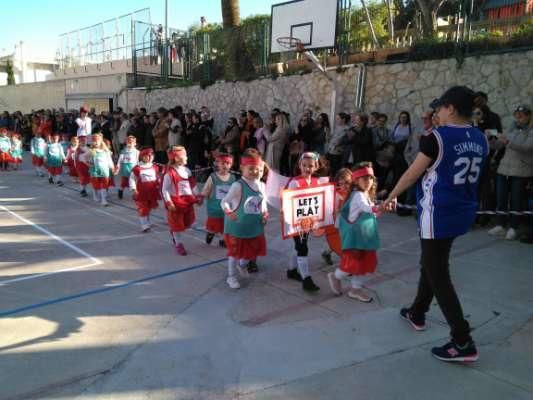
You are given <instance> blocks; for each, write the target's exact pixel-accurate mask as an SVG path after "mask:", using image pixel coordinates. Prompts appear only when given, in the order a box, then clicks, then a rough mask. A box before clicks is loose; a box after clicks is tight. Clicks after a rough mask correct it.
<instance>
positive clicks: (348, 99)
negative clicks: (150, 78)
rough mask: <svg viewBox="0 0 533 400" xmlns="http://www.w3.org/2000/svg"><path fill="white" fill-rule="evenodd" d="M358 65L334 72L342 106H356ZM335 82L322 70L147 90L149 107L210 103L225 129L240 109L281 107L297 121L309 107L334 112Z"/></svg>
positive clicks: (266, 111)
mask: <svg viewBox="0 0 533 400" xmlns="http://www.w3.org/2000/svg"><path fill="white" fill-rule="evenodd" d="M356 75H357V69H356V68H350V69H348V70H347V71H346V72H345V73H343V74H336V73H335V72H332V73H330V76H331V77H332V78H334V79H335V82H336V85H337V86H338V93H337V103H338V108H339V109H353V107H354V106H353V104H354V103H355V77H356ZM331 91H332V83H331V82H329V81H328V79H327V78H326V77H325V76H324V75H322V74H321V73H319V72H313V73H309V74H305V75H293V76H285V77H279V78H277V79H271V78H265V79H258V80H254V81H250V82H228V83H226V82H221V83H215V84H214V85H211V86H208V87H207V88H205V89H204V90H202V89H201V88H199V87H198V86H191V87H186V88H171V89H158V90H152V91H150V92H147V93H146V108H147V109H148V110H156V109H157V108H159V107H165V108H171V107H174V106H176V105H181V106H183V107H184V109H191V108H195V109H199V108H200V107H201V106H204V105H205V106H207V107H209V109H210V110H211V112H212V114H213V115H214V116H215V123H216V124H217V128H219V129H221V128H223V126H221V125H223V124H224V123H225V122H226V119H227V118H228V117H229V116H236V115H237V114H238V113H239V112H240V110H249V109H253V110H255V111H257V112H259V113H260V114H261V115H262V116H263V117H266V116H269V115H270V112H271V110H272V109H273V108H275V107H277V108H280V109H282V110H285V111H287V112H289V113H290V114H291V121H296V120H297V118H298V116H299V115H300V114H301V113H302V111H303V110H304V109H305V108H311V109H312V110H313V111H314V112H325V113H328V114H329V112H330V108H331V106H330V104H331V103H330V101H331Z"/></svg>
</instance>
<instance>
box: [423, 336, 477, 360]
mask: <svg viewBox="0 0 533 400" xmlns="http://www.w3.org/2000/svg"><path fill="white" fill-rule="evenodd" d="M431 354H433V356H434V357H435V358H437V359H439V360H441V361H447V362H462V363H470V362H474V361H477V359H478V357H479V355H478V352H477V348H476V345H475V344H474V342H473V341H470V342H468V343H466V344H465V345H464V346H459V345H458V344H457V343H455V342H454V341H453V340H451V341H450V342H448V343H446V344H445V345H444V346H440V347H433V348H432V349H431Z"/></svg>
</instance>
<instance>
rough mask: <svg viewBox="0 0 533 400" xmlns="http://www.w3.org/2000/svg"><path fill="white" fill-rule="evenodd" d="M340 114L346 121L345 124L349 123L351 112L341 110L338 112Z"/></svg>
mask: <svg viewBox="0 0 533 400" xmlns="http://www.w3.org/2000/svg"><path fill="white" fill-rule="evenodd" d="M337 115H338V116H339V118H340V119H342V120H343V121H344V123H345V124H347V123H348V122H350V119H351V117H350V114H346V113H344V112H340V113H338V114H337Z"/></svg>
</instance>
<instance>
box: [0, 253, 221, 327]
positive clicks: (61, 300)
mask: <svg viewBox="0 0 533 400" xmlns="http://www.w3.org/2000/svg"><path fill="white" fill-rule="evenodd" d="M226 260H227V258H221V259H219V260H215V261H209V262H207V263H204V264H198V265H193V266H191V267H187V268H183V269H177V270H174V271H169V272H164V273H161V274H157V275H151V276H147V277H145V278H140V279H135V280H132V281H129V282H126V283H121V284H120V285H114V286H109V287H103V288H100V289H94V290H88V291H86V292H81V293H77V294H72V295H70V296H64V297H58V298H57V299H52V300H47V301H43V302H42V303H36V304H30V305H29V306H24V307H19V308H14V309H12V310H7V311H0V318H2V317H7V316H10V315H14V314H20V313H22V312H24V311H29V310H33V309H36V308H42V307H46V306H50V305H52V304H57V303H64V302H67V301H70V300H74V299H79V298H81V297H87V296H92V295H93V294H99V293H105V292H109V291H111V290H116V289H122V288H126V287H129V286H133V285H137V284H138V283H142V282H147V281H152V280H154V279H160V278H165V277H167V276H171V275H176V274H181V273H182V272H188V271H193V270H195V269H200V268H205V267H208V266H210V265H213V264H217V263H219V262H223V261H226Z"/></svg>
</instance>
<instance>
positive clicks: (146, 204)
mask: <svg viewBox="0 0 533 400" xmlns="http://www.w3.org/2000/svg"><path fill="white" fill-rule="evenodd" d="M135 205H136V206H137V212H138V213H139V217H146V216H148V215H150V211H152V210H153V209H154V208H157V206H158V203H157V199H152V200H135Z"/></svg>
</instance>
